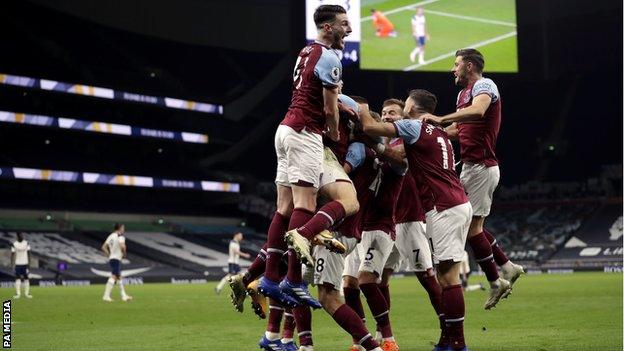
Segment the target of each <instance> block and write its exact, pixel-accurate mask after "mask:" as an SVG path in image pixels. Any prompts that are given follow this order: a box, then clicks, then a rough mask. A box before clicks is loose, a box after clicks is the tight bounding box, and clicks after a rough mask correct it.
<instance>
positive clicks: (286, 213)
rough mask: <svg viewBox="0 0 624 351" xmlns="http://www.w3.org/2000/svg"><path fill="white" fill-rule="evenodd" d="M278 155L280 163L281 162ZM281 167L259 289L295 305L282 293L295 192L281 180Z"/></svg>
mask: <svg viewBox="0 0 624 351" xmlns="http://www.w3.org/2000/svg"><path fill="white" fill-rule="evenodd" d="M279 162H280V161H279V157H278V164H279ZM284 169H285V166H284ZM283 172H284V174H283V177H286V181H287V175H286V174H285V172H286V170H284V171H283ZM280 174H281V173H280V167H279V166H278V177H277V178H276V183H277V211H276V212H275V214H274V215H273V219H272V220H271V225H270V226H269V231H268V237H267V250H266V251H267V256H266V267H265V272H264V277H263V278H262V279H260V284H259V286H258V291H260V293H262V294H263V295H265V296H267V297H271V298H273V299H276V300H278V301H280V302H281V303H282V304H284V305H287V306H291V307H294V306H295V305H296V304H297V302H296V301H294V300H293V299H292V298H285V297H284V296H283V294H282V293H281V289H280V287H279V282H280V280H281V277H280V274H279V271H280V269H279V267H280V262H281V260H282V258H283V256H284V253H285V252H286V250H287V246H286V242H285V241H284V233H285V232H286V230H287V229H288V222H289V220H290V218H291V214H293V193H292V189H291V188H290V187H289V186H284V185H282V184H280V183H278V182H279V179H280Z"/></svg>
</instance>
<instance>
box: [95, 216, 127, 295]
mask: <svg viewBox="0 0 624 351" xmlns="http://www.w3.org/2000/svg"><path fill="white" fill-rule="evenodd" d="M114 228H115V231H113V232H112V233H111V234H110V235H109V236H108V237H107V238H106V241H104V244H102V250H103V251H104V253H105V254H106V256H108V263H109V264H110V266H111V276H110V277H109V278H108V282H106V289H105V290H104V296H103V297H102V300H104V301H106V302H112V301H113V299H111V296H110V294H111V291H112V290H113V286H115V282H117V284H118V285H119V290H120V291H121V299H122V300H123V301H129V300H132V296H130V295H128V294H126V289H124V286H123V281H122V279H121V260H122V259H123V258H124V257H126V237H124V232H125V231H126V228H125V227H124V225H123V224H119V223H115V227H114Z"/></svg>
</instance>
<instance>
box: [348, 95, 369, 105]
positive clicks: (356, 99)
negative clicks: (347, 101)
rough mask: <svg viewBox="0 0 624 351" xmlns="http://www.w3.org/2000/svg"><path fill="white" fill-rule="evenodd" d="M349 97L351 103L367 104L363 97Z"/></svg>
mask: <svg viewBox="0 0 624 351" xmlns="http://www.w3.org/2000/svg"><path fill="white" fill-rule="evenodd" d="M349 97H350V98H352V99H353V101H355V102H357V103H358V104H368V100H366V98H365V97H361V96H357V95H350V96H349Z"/></svg>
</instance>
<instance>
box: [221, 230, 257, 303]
mask: <svg viewBox="0 0 624 351" xmlns="http://www.w3.org/2000/svg"><path fill="white" fill-rule="evenodd" d="M242 240H243V233H236V234H234V237H232V240H231V241H230V247H229V254H230V255H229V257H228V274H226V275H225V277H223V278H221V281H220V282H219V284H218V285H217V286H216V287H215V292H216V293H217V295H219V294H220V293H221V290H223V287H224V286H225V283H227V282H228V280H229V279H230V277H231V276H233V275H236V274H238V272H240V263H239V260H240V257H241V256H243V257H244V258H249V257H251V256H250V255H249V254H248V253H245V252H242V251H241V250H240V242H241V241H242Z"/></svg>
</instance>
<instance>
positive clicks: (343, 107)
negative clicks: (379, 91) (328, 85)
mask: <svg viewBox="0 0 624 351" xmlns="http://www.w3.org/2000/svg"><path fill="white" fill-rule="evenodd" d="M338 111H340V112H344V113H347V114H349V115H351V116H355V115H356V113H355V110H353V109H352V108H351V107H349V106H347V105H346V104H343V103H342V102H340V101H338Z"/></svg>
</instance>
